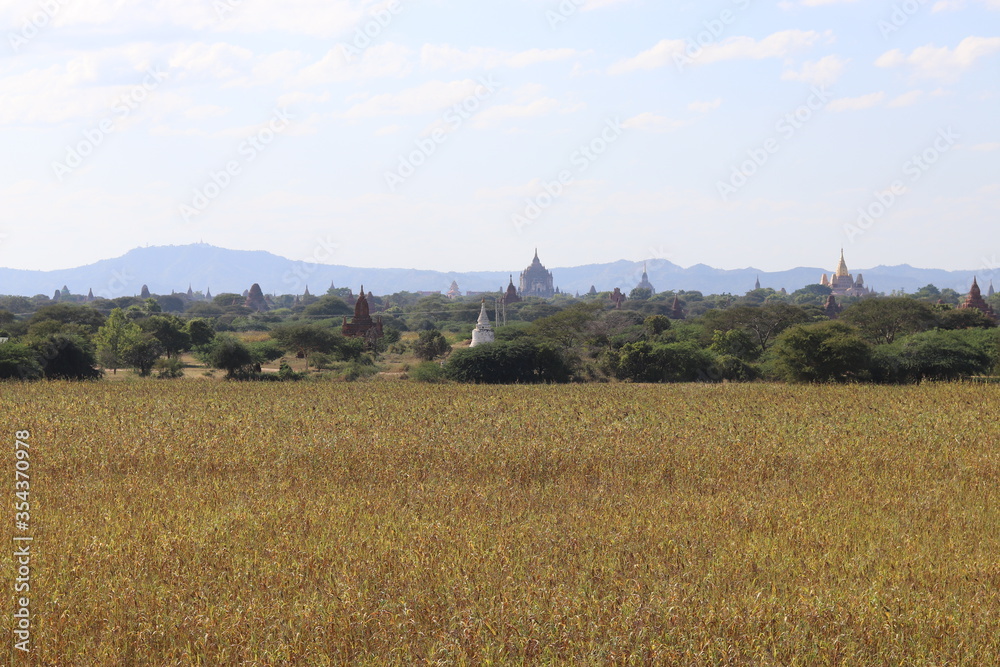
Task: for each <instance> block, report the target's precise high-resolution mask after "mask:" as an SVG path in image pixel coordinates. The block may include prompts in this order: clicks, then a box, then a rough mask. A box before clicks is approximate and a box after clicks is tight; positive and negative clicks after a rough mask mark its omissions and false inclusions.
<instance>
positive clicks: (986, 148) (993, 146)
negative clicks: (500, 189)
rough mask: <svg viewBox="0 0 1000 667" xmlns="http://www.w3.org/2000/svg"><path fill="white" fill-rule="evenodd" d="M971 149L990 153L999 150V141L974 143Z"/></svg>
mask: <svg viewBox="0 0 1000 667" xmlns="http://www.w3.org/2000/svg"><path fill="white" fill-rule="evenodd" d="M972 150H974V151H981V152H984V153H992V152H993V151H1000V141H994V142H991V143H987V144H976V145H974V146H972Z"/></svg>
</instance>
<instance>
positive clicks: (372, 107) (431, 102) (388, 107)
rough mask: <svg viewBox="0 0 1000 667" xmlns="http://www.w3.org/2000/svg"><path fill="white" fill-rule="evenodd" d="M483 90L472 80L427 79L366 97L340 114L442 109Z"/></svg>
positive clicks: (398, 113) (360, 116) (395, 113)
mask: <svg viewBox="0 0 1000 667" xmlns="http://www.w3.org/2000/svg"><path fill="white" fill-rule="evenodd" d="M482 89H483V86H482V84H481V83H480V82H478V81H474V80H472V79H464V80H461V81H447V82H446V81H427V82H426V83H423V84H421V85H419V86H416V87H413V88H407V89H405V90H401V91H399V92H398V93H383V94H381V95H375V96H374V97H370V98H368V99H365V100H364V101H362V102H359V103H358V104H355V105H354V106H352V107H351V108H350V109H348V110H347V111H345V112H344V113H342V114H340V117H341V118H347V119H351V120H361V119H364V118H371V117H378V116H409V115H414V114H420V113H426V112H428V111H441V110H443V109H445V108H447V107H450V106H452V105H454V104H458V103H459V102H461V101H463V100H465V99H468V98H471V97H472V96H473V95H475V93H476V92H477V91H482Z"/></svg>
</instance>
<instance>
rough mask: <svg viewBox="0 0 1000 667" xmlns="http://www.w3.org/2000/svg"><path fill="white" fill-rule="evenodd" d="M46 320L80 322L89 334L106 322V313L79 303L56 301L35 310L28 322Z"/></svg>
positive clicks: (68, 322) (63, 322)
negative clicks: (103, 313)
mask: <svg viewBox="0 0 1000 667" xmlns="http://www.w3.org/2000/svg"><path fill="white" fill-rule="evenodd" d="M45 320H55V321H57V322H59V323H61V324H78V325H80V326H81V327H84V328H85V329H86V331H87V333H89V334H93V333H94V332H96V331H97V330H98V329H99V328H100V326H101V325H102V324H104V315H102V314H101V313H100V312H99V311H97V310H95V309H94V308H91V307H90V306H84V305H80V304H77V303H54V304H52V305H49V306H43V307H42V308H39V309H38V310H37V311H35V314H34V315H32V316H31V319H30V320H28V324H29V325H31V324H36V323H38V322H42V321H45Z"/></svg>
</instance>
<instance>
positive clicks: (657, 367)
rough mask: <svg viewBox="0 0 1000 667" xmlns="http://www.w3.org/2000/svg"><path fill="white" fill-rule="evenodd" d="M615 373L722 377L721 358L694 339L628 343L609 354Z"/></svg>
mask: <svg viewBox="0 0 1000 667" xmlns="http://www.w3.org/2000/svg"><path fill="white" fill-rule="evenodd" d="M608 361H609V364H608V365H609V366H610V370H611V372H612V374H613V375H614V376H615V377H617V378H618V379H619V380H630V381H632V382H699V381H718V380H721V379H723V377H721V375H720V373H721V371H720V369H719V366H718V359H717V358H716V356H715V355H714V354H712V353H711V352H709V351H708V350H705V349H702V348H699V347H698V346H697V345H695V344H694V343H665V344H664V343H657V344H654V343H648V342H645V341H639V342H635V343H627V344H626V345H624V346H623V347H622V348H621V350H619V351H617V352H611V353H610V354H609V358H608Z"/></svg>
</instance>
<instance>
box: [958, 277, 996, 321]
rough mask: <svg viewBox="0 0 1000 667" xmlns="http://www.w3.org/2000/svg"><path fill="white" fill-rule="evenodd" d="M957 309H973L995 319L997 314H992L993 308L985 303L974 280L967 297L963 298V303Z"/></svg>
mask: <svg viewBox="0 0 1000 667" xmlns="http://www.w3.org/2000/svg"><path fill="white" fill-rule="evenodd" d="M959 308H963V309H966V308H975V309H976V310H978V311H979V312H981V313H982V314H983V315H986V316H987V317H992V318H993V319H997V314H996V313H995V312H993V308H991V307H990V304H988V303H986V299H984V298H983V293H982V291H981V290H980V289H979V281H978V280H976V278H973V279H972V288H971V289H970V290H969V295H968V296H967V297H965V301H964V302H963V303H962V304H961V305H960V306H959Z"/></svg>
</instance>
